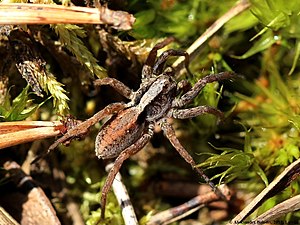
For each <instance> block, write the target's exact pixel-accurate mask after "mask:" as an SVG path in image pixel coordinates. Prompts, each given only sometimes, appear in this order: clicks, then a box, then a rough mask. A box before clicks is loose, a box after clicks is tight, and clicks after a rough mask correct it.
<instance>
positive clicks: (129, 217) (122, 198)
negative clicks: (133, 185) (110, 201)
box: [105, 163, 139, 225]
mask: <svg viewBox="0 0 300 225" xmlns="http://www.w3.org/2000/svg"><path fill="white" fill-rule="evenodd" d="M112 167H113V163H109V164H108V165H107V166H106V167H105V169H106V171H107V172H109V171H110V170H111V168H112ZM112 188H113V191H114V194H115V196H116V198H117V201H118V203H119V206H120V208H121V210H122V216H123V219H124V223H125V224H126V225H138V224H139V223H138V220H137V218H136V215H135V212H134V209H133V206H132V204H131V201H130V197H129V195H128V193H127V190H126V187H125V185H124V184H123V182H122V177H121V174H120V173H117V175H116V177H115V179H114V181H113V184H112Z"/></svg>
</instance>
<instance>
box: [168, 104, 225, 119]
mask: <svg viewBox="0 0 300 225" xmlns="http://www.w3.org/2000/svg"><path fill="white" fill-rule="evenodd" d="M207 113H208V114H212V115H215V116H217V117H219V118H220V119H221V120H222V119H223V117H224V114H223V113H222V112H221V111H220V110H218V109H216V108H214V107H211V106H207V105H202V106H197V107H194V108H188V109H171V110H170V111H169V112H168V116H169V117H173V118H175V119H188V118H193V117H196V116H199V115H203V114H207Z"/></svg>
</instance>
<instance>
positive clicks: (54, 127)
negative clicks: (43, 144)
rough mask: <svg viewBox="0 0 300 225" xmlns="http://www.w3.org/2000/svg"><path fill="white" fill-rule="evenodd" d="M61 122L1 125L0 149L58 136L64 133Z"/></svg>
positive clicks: (5, 123) (27, 122)
mask: <svg viewBox="0 0 300 225" xmlns="http://www.w3.org/2000/svg"><path fill="white" fill-rule="evenodd" d="M64 129H65V128H64V125H63V123H62V122H60V121H52V122H51V121H16V122H1V123H0V140H1V142H0V149H2V148H7V147H10V146H14V145H18V144H22V143H26V142H31V141H35V140H38V139H44V138H49V137H54V136H57V135H59V134H60V133H61V131H63V130H64Z"/></svg>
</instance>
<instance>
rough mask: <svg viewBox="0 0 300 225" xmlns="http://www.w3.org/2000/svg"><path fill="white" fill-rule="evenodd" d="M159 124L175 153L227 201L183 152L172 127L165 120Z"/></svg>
mask: <svg viewBox="0 0 300 225" xmlns="http://www.w3.org/2000/svg"><path fill="white" fill-rule="evenodd" d="M159 124H160V126H161V128H162V130H163V132H164V134H165V135H166V137H167V138H168V139H169V141H170V142H171V144H172V145H173V147H174V148H175V149H176V151H177V152H178V153H179V154H180V156H181V157H182V158H183V159H184V160H185V161H186V162H187V163H189V164H190V165H191V166H192V168H193V169H194V170H196V171H197V173H199V175H200V176H201V177H202V178H203V179H204V180H205V182H206V183H207V184H208V185H209V186H210V187H211V189H212V190H213V191H214V192H215V193H216V194H217V195H218V196H219V197H220V198H221V199H224V200H227V199H226V197H225V195H224V194H223V193H222V192H221V191H220V190H219V189H218V188H217V187H216V186H215V185H214V183H213V182H211V180H210V179H209V178H208V177H207V176H206V174H205V173H204V171H203V170H202V169H201V168H199V167H197V165H196V163H195V161H194V159H193V158H192V156H191V155H190V154H189V153H188V152H187V150H185V148H184V147H183V146H182V145H181V143H180V142H179V140H178V139H177V137H176V135H175V131H174V129H173V127H172V125H171V124H169V123H168V122H167V120H166V119H162V120H161V121H159Z"/></svg>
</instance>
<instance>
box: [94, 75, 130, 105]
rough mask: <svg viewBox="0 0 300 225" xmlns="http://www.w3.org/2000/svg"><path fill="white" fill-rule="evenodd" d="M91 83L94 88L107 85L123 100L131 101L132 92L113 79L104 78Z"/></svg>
mask: <svg viewBox="0 0 300 225" xmlns="http://www.w3.org/2000/svg"><path fill="white" fill-rule="evenodd" d="M93 83H94V85H95V86H101V85H109V86H111V87H112V88H114V89H115V90H116V91H117V92H118V93H120V94H121V95H122V96H124V97H125V98H127V99H130V100H132V96H133V91H132V90H131V89H130V88H129V87H127V86H126V85H125V84H123V83H122V82H121V81H119V80H117V79H115V78H111V77H105V78H102V79H97V80H95V81H94V82H93Z"/></svg>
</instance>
